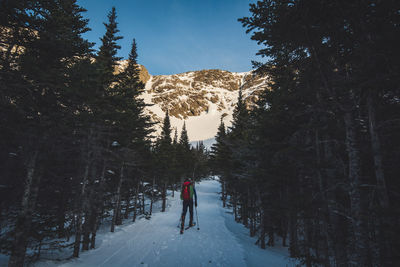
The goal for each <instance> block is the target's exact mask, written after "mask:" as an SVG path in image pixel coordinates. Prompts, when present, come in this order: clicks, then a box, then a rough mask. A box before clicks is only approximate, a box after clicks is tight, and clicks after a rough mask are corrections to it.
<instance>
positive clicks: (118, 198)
mask: <svg viewBox="0 0 400 267" xmlns="http://www.w3.org/2000/svg"><path fill="white" fill-rule="evenodd" d="M124 164H125V163H124V162H123V163H122V166H121V170H120V174H119V177H120V178H119V182H118V187H117V195H116V202H115V205H114V212H113V218H112V221H111V232H114V230H115V224H116V223H118V221H117V220H118V217H119V210H120V206H121V187H122V183H123V181H124Z"/></svg>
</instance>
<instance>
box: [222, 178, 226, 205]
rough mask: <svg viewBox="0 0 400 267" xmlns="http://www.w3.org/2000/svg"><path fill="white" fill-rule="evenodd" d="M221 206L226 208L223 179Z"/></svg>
mask: <svg viewBox="0 0 400 267" xmlns="http://www.w3.org/2000/svg"><path fill="white" fill-rule="evenodd" d="M222 206H223V207H224V208H225V207H226V182H225V179H223V180H222Z"/></svg>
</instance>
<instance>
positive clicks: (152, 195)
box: [150, 177, 156, 215]
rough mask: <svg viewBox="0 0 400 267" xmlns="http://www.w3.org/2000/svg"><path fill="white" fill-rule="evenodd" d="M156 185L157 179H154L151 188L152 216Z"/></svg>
mask: <svg viewBox="0 0 400 267" xmlns="http://www.w3.org/2000/svg"><path fill="white" fill-rule="evenodd" d="M155 183H156V179H155V177H153V185H152V187H151V199H150V215H151V214H152V213H153V202H154V184H155Z"/></svg>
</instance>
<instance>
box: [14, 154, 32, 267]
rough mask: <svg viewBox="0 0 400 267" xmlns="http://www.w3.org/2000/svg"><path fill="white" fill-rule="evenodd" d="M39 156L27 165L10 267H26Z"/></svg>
mask: <svg viewBox="0 0 400 267" xmlns="http://www.w3.org/2000/svg"><path fill="white" fill-rule="evenodd" d="M38 154H39V151H38V150H35V151H34V152H33V154H32V155H31V156H30V158H29V160H28V163H27V165H26V171H27V174H26V180H25V188H24V194H23V196H22V203H21V210H20V212H19V214H18V218H17V222H16V225H15V238H14V242H13V249H12V251H11V256H10V260H9V261H8V266H9V267H20V266H23V265H24V261H25V253H26V247H27V240H28V237H29V234H30V230H31V225H32V214H33V211H34V209H35V204H36V197H35V195H36V194H34V191H35V190H37V188H36V189H35V188H34V187H38V186H39V185H38V183H39V181H40V177H39V176H37V178H36V179H35V176H36V175H35V170H36V164H37V157H38ZM35 180H37V181H35Z"/></svg>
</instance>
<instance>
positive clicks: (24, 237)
mask: <svg viewBox="0 0 400 267" xmlns="http://www.w3.org/2000/svg"><path fill="white" fill-rule="evenodd" d="M0 10H1V11H0V12H1V13H0V18H1V24H0V25H1V26H0V30H1V37H0V38H1V40H0V48H1V49H0V53H1V55H0V60H1V63H0V75H1V76H0V99H1V100H0V113H1V118H0V128H1V132H0V147H1V149H0V150H1V152H0V195H1V198H0V225H1V236H0V238H1V241H0V243H1V252H2V253H7V254H8V253H9V254H10V255H11V256H10V260H9V266H23V264H24V262H25V263H27V262H32V261H35V260H37V259H39V258H40V253H41V252H43V251H45V250H46V249H47V250H57V249H61V248H63V247H65V246H69V247H73V255H71V256H73V257H78V256H79V253H80V252H81V251H85V250H89V249H93V248H95V246H96V232H97V230H98V229H99V226H100V224H102V223H103V222H105V221H106V222H108V224H110V231H111V232H113V231H114V228H115V225H120V224H121V223H122V219H127V218H128V216H129V218H130V220H132V221H135V219H136V218H137V216H139V215H143V216H146V218H150V217H151V214H152V209H153V202H155V201H158V200H160V201H161V203H162V205H161V211H162V212H163V211H165V208H166V198H167V190H168V189H174V190H176V189H177V187H178V184H181V180H182V179H183V178H185V177H188V176H189V175H190V177H193V178H195V179H197V178H199V177H202V176H204V175H205V172H207V168H206V166H205V163H206V151H205V149H204V146H203V145H202V143H201V142H200V143H198V145H197V146H196V147H191V146H190V144H189V139H188V136H187V131H186V128H185V126H184V127H183V129H182V131H181V135H180V138H179V139H178V136H177V129H175V136H174V138H171V136H172V133H171V131H172V129H171V125H170V121H169V116H168V114H167V116H166V117H165V119H164V122H163V127H162V132H161V134H160V135H159V136H155V134H154V127H153V126H154V122H152V121H151V120H150V117H149V116H148V115H146V114H145V112H144V109H145V107H146V104H145V103H144V101H143V99H141V98H140V94H141V93H142V92H143V90H144V84H143V83H142V82H141V81H140V79H139V68H138V63H137V56H138V55H137V44H136V41H135V39H134V38H133V41H132V47H131V52H130V54H129V59H128V65H127V67H126V68H125V69H124V71H122V72H120V73H116V72H115V67H116V65H117V64H118V61H119V60H120V59H121V58H119V57H117V56H116V55H117V51H118V49H120V46H119V45H118V44H117V42H118V40H120V39H121V38H122V36H120V35H119V34H118V32H119V30H118V22H117V15H116V10H115V8H113V9H112V10H111V11H110V13H109V14H108V21H107V22H105V23H104V26H105V29H104V32H105V33H104V35H103V36H102V37H101V46H100V48H99V49H98V51H95V50H94V49H92V47H93V43H90V42H89V41H88V40H85V39H83V38H82V34H83V33H85V32H86V31H88V30H89V28H88V27H87V24H88V21H87V19H84V18H83V16H82V13H83V12H84V11H85V10H84V9H83V8H82V7H80V6H79V5H77V3H76V1H75V0H67V1H64V0H63V1H58V0H54V1H47V0H43V1H24V0H21V1H1V6H0ZM172 192H174V191H172ZM145 198H146V199H150V201H151V203H150V205H145ZM60 240H67V242H60ZM68 241H70V242H68ZM27 249H29V250H30V251H33V253H29V257H28V258H26V257H25V255H26V252H27Z"/></svg>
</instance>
